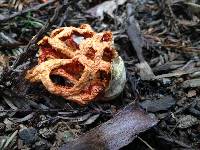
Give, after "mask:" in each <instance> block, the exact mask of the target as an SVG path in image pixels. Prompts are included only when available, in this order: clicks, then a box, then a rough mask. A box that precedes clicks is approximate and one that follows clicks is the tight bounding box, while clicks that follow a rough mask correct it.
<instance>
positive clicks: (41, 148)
mask: <svg viewBox="0 0 200 150" xmlns="http://www.w3.org/2000/svg"><path fill="white" fill-rule="evenodd" d="M32 148H33V149H36V150H46V149H50V148H51V144H50V143H49V142H47V141H46V140H43V139H41V140H39V141H37V142H36V143H35V144H34V145H33V147H32Z"/></svg>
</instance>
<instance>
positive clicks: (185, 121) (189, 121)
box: [178, 115, 199, 129]
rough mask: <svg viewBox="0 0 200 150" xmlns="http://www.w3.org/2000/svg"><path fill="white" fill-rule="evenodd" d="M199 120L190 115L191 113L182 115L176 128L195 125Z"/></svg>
mask: <svg viewBox="0 0 200 150" xmlns="http://www.w3.org/2000/svg"><path fill="white" fill-rule="evenodd" d="M198 123H199V121H198V119H197V118H195V117H193V116H191V115H186V116H185V115H182V116H181V117H180V119H179V124H178V128H182V129H185V128H189V127H191V126H193V125H196V124H198Z"/></svg>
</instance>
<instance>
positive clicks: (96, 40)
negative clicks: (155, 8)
mask: <svg viewBox="0 0 200 150" xmlns="http://www.w3.org/2000/svg"><path fill="white" fill-rule="evenodd" d="M38 45H39V57H38V65H37V66H35V67H34V68H32V69H31V70H28V71H27V74H26V79H28V80H29V81H30V82H42V84H43V85H44V86H45V88H46V89H47V90H48V91H49V92H50V93H52V94H56V95H59V96H62V97H64V98H65V99H68V100H72V101H74V102H77V103H79V104H82V105H83V104H87V103H88V102H91V101H93V100H96V99H97V98H98V97H99V96H100V95H101V94H103V93H104V91H105V90H106V88H108V86H109V82H110V80H111V62H112V59H113V58H116V57H117V56H118V54H117V52H116V50H115V49H113V48H112V33H111V32H109V31H106V32H102V33H96V32H94V31H93V30H92V29H91V27H90V26H89V25H87V24H83V25H81V26H80V27H79V28H75V27H62V28H59V29H55V30H53V31H52V32H51V34H50V36H49V37H47V36H45V37H44V38H43V39H42V40H41V41H39V42H38ZM51 76H57V77H58V76H59V77H62V78H63V79H65V80H66V81H67V83H66V84H63V83H55V82H53V80H52V79H51Z"/></svg>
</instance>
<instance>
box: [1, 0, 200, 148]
mask: <svg viewBox="0 0 200 150" xmlns="http://www.w3.org/2000/svg"><path fill="white" fill-rule="evenodd" d="M23 2H24V3H23ZM199 6H200V3H199V1H195V0H193V1H190V0H189V1H188V0H187V1H186V0H185V1H184V0H176V1H172V0H168V1H164V0H134V1H127V0H107V1H101V0H100V1H89V0H80V1H76V0H74V1H68V0H64V1H56V0H49V1H47V2H46V1H43V0H42V1H40V0H38V1H32V0H30V1H26V2H25V1H21V0H15V1H10V2H9V3H8V1H5V0H2V1H0V28H1V31H0V53H1V58H2V59H0V65H1V66H0V68H1V69H0V92H1V93H0V94H1V101H0V120H1V122H0V149H58V148H59V147H61V146H62V145H63V144H64V145H65V146H66V144H67V143H72V144H74V142H73V141H76V140H78V142H80V143H81V142H82V143H85V144H87V141H86V140H87V138H91V137H93V136H94V138H95V135H93V136H91V137H88V135H90V134H91V133H92V132H95V133H96V135H99V134H100V133H101V132H102V131H101V132H100V131H99V132H98V130H97V129H101V130H103V128H102V127H105V129H106V127H112V131H113V130H114V131H116V132H117V131H119V129H118V128H117V129H116V130H115V127H113V126H112V125H116V127H119V126H121V125H123V123H122V124H120V123H119V124H116V123H117V121H116V120H118V119H119V120H120V119H122V118H126V119H127V117H129V114H131V113H123V116H122V117H119V118H117V116H119V115H115V114H120V112H122V111H123V110H126V108H127V107H126V106H127V105H130V103H131V106H132V105H134V107H131V109H129V110H133V112H137V110H138V109H139V108H138V107H141V108H142V109H143V110H144V111H146V113H141V114H142V116H141V117H139V118H137V119H136V118H134V117H133V118H130V120H132V119H133V120H135V121H136V122H134V123H136V124H137V122H141V121H142V119H144V118H146V119H147V120H148V121H147V124H148V125H149V126H148V127H147V126H146V127H144V130H143V129H142V130H141V128H140V127H142V126H139V127H138V126H137V125H136V124H135V125H136V126H134V127H133V128H135V129H138V132H134V130H131V129H130V128H132V126H128V127H130V128H127V130H126V131H127V133H123V135H131V134H132V135H133V136H135V135H137V136H136V137H135V138H134V140H133V138H131V139H129V140H128V142H123V141H119V143H120V144H121V146H120V147H122V149H133V148H134V149H137V150H143V149H147V148H149V149H199V147H200V145H199V142H200V141H199V127H200V124H199V123H200V121H199V118H200V102H199V85H200V80H199V77H200V73H199V72H200V67H199V51H200V42H199V41H200V37H199V34H200V30H199V27H200V24H199V23H200V20H199V17H200V16H199V8H200V7H199ZM20 10H22V11H20ZM81 24H89V25H90V26H91V27H92V29H94V31H95V32H97V33H100V32H103V31H111V32H112V34H113V42H114V44H115V49H116V50H117V52H118V55H119V56H121V57H122V58H123V60H124V62H125V66H126V75H127V82H126V84H125V87H124V89H123V93H122V94H121V95H118V97H114V100H113V101H108V102H100V101H99V102H98V101H93V102H91V103H89V104H88V105H86V106H84V107H83V106H79V105H77V104H76V103H73V102H72V101H66V100H65V99H64V98H63V97H59V96H57V95H54V94H51V93H49V92H48V90H46V89H45V88H44V86H43V84H41V83H37V84H30V83H29V82H27V81H26V80H25V75H26V72H27V70H30V69H31V68H33V67H34V66H36V65H37V64H38V54H37V53H38V49H39V47H38V46H37V43H38V42H39V41H40V40H41V39H42V38H43V37H44V36H45V35H50V33H52V31H54V30H56V29H57V28H62V27H69V26H73V27H77V28H78V27H79V26H80V25H81ZM79 40H80V38H79ZM77 42H78V40H77ZM39 55H40V54H39ZM52 60H53V59H52ZM52 60H51V61H52ZM49 61H50V60H49ZM44 62H46V60H45V61H44ZM47 62H48V61H47ZM40 64H42V63H40ZM3 68H4V69H3ZM118 77H120V75H119V76H118ZM136 106H137V107H136ZM123 108H124V109H123ZM129 108H130V107H129ZM136 108H137V109H136ZM120 110H122V111H120ZM139 110H140V109H139ZM117 112H119V113H117ZM139 112H141V111H139ZM148 113H153V114H154V115H155V116H156V118H157V119H158V120H160V121H159V122H158V123H157V122H154V124H151V119H150V118H149V117H150V116H151V115H149V114H148ZM136 116H137V115H136ZM113 120H114V122H112V121H113ZM127 120H128V119H127ZM115 121H116V122H115ZM110 122H111V124H110V126H109V125H108V124H109V123H110ZM122 122H123V121H122ZM127 123H128V122H127ZM156 123H157V124H156ZM150 124H151V125H150ZM105 125H106V126H105ZM107 125H108V126H107ZM126 125H127V124H126ZM128 125H129V124H128ZM152 125H154V127H152ZM149 127H150V128H151V129H149ZM147 129H149V130H147ZM141 131H142V132H141ZM106 135H108V137H109V135H112V134H109V132H108V134H106ZM112 137H113V136H112ZM127 138H128V136H127ZM118 139H119V140H120V138H119V136H118V137H117V138H114V137H113V138H111V139H107V140H106V142H113V141H115V140H118ZM132 140H133V141H132ZM97 141H98V140H97ZM99 141H100V142H102V141H103V140H99ZM80 143H75V145H76V144H80ZM82 143H81V144H82ZM116 143H117V142H116ZM89 144H90V143H89ZM92 144H95V142H93V143H92ZM127 144H128V145H127ZM86 146H87V145H86ZM104 146H105V145H104ZM103 148H105V147H103ZM106 148H107V149H108V147H106ZM106 148H105V149H106ZM115 148H116V149H117V148H119V147H115Z"/></svg>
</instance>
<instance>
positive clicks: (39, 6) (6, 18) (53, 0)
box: [0, 0, 58, 23]
mask: <svg viewBox="0 0 200 150" xmlns="http://www.w3.org/2000/svg"><path fill="white" fill-rule="evenodd" d="M56 1H58V0H49V1H48V2H46V3H43V4H39V5H36V6H34V7H31V8H28V9H25V10H22V11H19V12H17V13H14V14H12V15H10V16H9V17H3V18H0V23H4V22H6V21H8V20H11V19H13V18H15V17H17V16H21V15H24V14H26V13H28V12H33V11H37V10H39V9H41V8H44V7H46V6H49V5H50V4H52V3H54V2H56Z"/></svg>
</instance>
